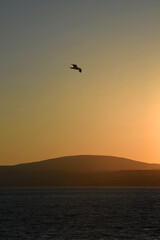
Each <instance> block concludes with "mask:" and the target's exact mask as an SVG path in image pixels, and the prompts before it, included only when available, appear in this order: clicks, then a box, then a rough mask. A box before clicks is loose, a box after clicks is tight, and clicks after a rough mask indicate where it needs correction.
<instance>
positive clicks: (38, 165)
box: [0, 155, 160, 186]
mask: <svg viewBox="0 0 160 240" xmlns="http://www.w3.org/2000/svg"><path fill="white" fill-rule="evenodd" d="M0 186H160V165H159V164H149V163H145V162H139V161H134V160H131V159H126V158H121V157H113V156H95V155H93V156H92V155H78V156H66V157H60V158H54V159H48V160H44V161H40V162H32V163H24V164H19V165H14V166H0Z"/></svg>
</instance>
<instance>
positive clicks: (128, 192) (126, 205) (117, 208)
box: [0, 187, 160, 240]
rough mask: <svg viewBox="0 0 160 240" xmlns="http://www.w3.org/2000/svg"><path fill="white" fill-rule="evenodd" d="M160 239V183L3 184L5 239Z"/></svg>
mask: <svg viewBox="0 0 160 240" xmlns="http://www.w3.org/2000/svg"><path fill="white" fill-rule="evenodd" d="M52 239H55V240H62V239H66V240H72V239H75V240H76V239H79V240H80V239H81V240H83V239H89V240H90V239H91V240H94V239H96V240H104V239H107V240H110V239H114V240H116V239H123V240H127V239H139V240H143V239H146V240H152V239H153V240H158V239H160V188H118V187H114V188H113V187H49V188H48V187H44V188H38V187H36V188H0V240H52Z"/></svg>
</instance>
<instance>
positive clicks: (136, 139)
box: [0, 0, 160, 165]
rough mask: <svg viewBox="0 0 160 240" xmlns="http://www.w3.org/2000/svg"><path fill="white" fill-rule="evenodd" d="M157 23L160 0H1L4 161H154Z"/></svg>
mask: <svg viewBox="0 0 160 240" xmlns="http://www.w3.org/2000/svg"><path fill="white" fill-rule="evenodd" d="M159 26H160V1H159V0H141V1H140V0H134V1H132V0H67V1H66V0H45V1H44V0H14V1H11V0H0V53H1V64H0V164H1V165H8V164H16V163H21V162H31V161H38V160H43V159H47V158H53V157H57V156H64V155H77V154H100V155H114V156H122V157H127V158H131V159H134V160H139V161H145V162H157V163H160V67H159V65H160V31H159ZM71 63H76V64H78V65H79V66H80V67H82V69H83V72H82V73H79V72H78V71H73V70H71V69H69V67H70V64H71Z"/></svg>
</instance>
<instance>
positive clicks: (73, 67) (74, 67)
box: [70, 64, 82, 72]
mask: <svg viewBox="0 0 160 240" xmlns="http://www.w3.org/2000/svg"><path fill="white" fill-rule="evenodd" d="M71 65H72V67H70V68H71V69H74V70H78V71H79V72H82V69H81V68H79V67H77V65H76V64H71Z"/></svg>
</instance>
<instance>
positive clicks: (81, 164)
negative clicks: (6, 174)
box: [0, 155, 160, 173]
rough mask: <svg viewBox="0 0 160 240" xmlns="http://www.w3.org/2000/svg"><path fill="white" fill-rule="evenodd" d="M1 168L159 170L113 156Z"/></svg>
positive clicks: (159, 167)
mask: <svg viewBox="0 0 160 240" xmlns="http://www.w3.org/2000/svg"><path fill="white" fill-rule="evenodd" d="M2 168H3V169H9V168H10V169H14V170H25V171H29V170H31V171H34V170H35V171H40V170H54V171H63V172H64V171H65V172H80V173H91V172H106V171H120V170H154V169H160V164H149V163H144V162H139V161H134V160H131V159H127V158H121V157H113V156H95V155H93V156H92V155H77V156H66V157H59V158H54V159H48V160H44V161H40V162H32V163H24V164H19V165H15V166H3V167H2V166H1V167H0V169H2Z"/></svg>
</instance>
